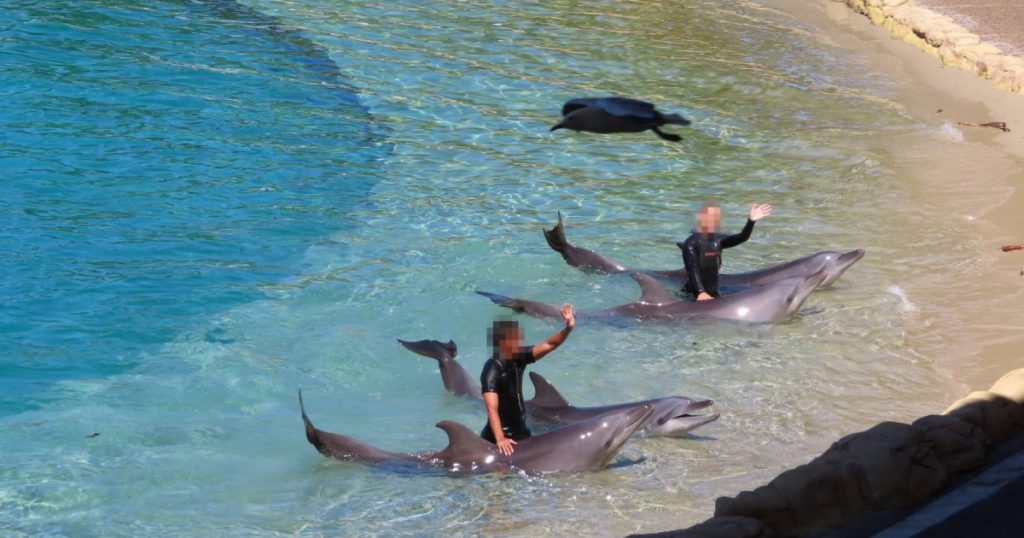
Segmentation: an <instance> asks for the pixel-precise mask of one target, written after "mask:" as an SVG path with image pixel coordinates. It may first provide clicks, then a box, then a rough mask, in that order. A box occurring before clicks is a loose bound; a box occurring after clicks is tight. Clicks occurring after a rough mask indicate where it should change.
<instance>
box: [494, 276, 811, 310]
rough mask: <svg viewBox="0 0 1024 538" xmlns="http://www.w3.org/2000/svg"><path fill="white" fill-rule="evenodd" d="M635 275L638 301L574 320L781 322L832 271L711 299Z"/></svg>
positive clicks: (521, 304)
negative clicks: (690, 297) (689, 296)
mask: <svg viewBox="0 0 1024 538" xmlns="http://www.w3.org/2000/svg"><path fill="white" fill-rule="evenodd" d="M631 276H632V277H633V280H636V281H637V282H638V283H639V284H640V288H641V290H642V292H643V294H642V295H641V296H640V299H638V300H636V301H633V302H632V303H627V304H624V305H619V306H615V307H612V308H605V309H603V310H584V311H579V312H577V313H576V319H596V320H607V319H609V318H614V317H628V318H634V319H637V320H641V321H646V320H663V321H674V320H680V319H687V318H708V319H722V320H733V321H744V322H751V323H779V322H782V321H785V320H786V319H787V318H788V317H790V316H791V315H793V314H794V313H796V311H797V310H799V309H800V306H801V305H802V304H803V303H804V301H805V300H806V299H807V296H808V295H810V294H811V292H812V291H814V290H815V288H817V287H818V286H819V285H820V284H821V283H822V282H824V281H825V279H826V278H827V277H828V272H827V271H826V270H824V269H822V270H821V271H818V272H817V273H814V274H811V275H807V276H802V277H789V278H784V279H782V280H780V281H778V282H775V283H773V284H770V285H767V286H762V287H759V288H748V289H745V290H742V291H739V292H736V293H734V294H732V295H725V296H722V297H718V298H716V299H714V300H711V301H685V300H683V299H680V298H679V297H678V296H676V295H675V294H673V293H672V292H671V291H669V290H667V289H665V288H664V287H663V286H662V285H661V284H658V282H657V281H656V280H655V279H654V277H651V276H649V275H645V274H642V273H633V274H632V275H631ZM477 293H478V294H480V295H483V296H484V297H487V298H488V299H490V300H491V301H492V302H494V304H497V305H499V306H504V307H506V308H511V309H512V310H515V311H516V312H520V313H524V314H528V315H531V316H534V317H539V318H554V317H557V316H559V315H560V311H561V307H560V306H558V305H555V304H551V303H542V302H539V301H528V300H525V299H513V298H510V297H505V296H504V295H498V294H495V293H490V292H486V291H480V290H477Z"/></svg>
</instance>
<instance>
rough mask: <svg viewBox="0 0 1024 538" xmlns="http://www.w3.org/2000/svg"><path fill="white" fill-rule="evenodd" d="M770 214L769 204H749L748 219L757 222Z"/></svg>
mask: <svg viewBox="0 0 1024 538" xmlns="http://www.w3.org/2000/svg"><path fill="white" fill-rule="evenodd" d="M771 214H772V206H771V204H761V205H757V204H754V205H752V206H750V220H752V221H754V222H757V221H759V220H761V219H763V218H765V217H767V216H768V215H771Z"/></svg>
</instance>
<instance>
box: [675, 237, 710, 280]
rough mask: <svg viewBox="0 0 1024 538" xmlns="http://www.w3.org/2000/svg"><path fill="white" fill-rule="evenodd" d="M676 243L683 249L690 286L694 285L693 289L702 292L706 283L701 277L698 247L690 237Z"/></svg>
mask: <svg viewBox="0 0 1024 538" xmlns="http://www.w3.org/2000/svg"><path fill="white" fill-rule="evenodd" d="M676 244H677V245H679V248H681V249H682V250H683V267H685V268H686V278H687V280H689V281H690V286H692V287H693V290H691V291H692V292H693V293H695V294H700V293H701V292H703V291H704V283H703V282H701V279H700V260H698V259H697V248H696V247H695V246H694V244H693V241H690V240H689V239H687V240H686V241H683V242H682V243H676Z"/></svg>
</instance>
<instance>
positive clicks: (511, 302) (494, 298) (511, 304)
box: [476, 290, 524, 312]
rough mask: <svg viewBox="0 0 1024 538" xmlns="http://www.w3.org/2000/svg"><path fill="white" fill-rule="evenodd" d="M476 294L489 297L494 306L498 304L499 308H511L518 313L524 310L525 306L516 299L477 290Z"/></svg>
mask: <svg viewBox="0 0 1024 538" xmlns="http://www.w3.org/2000/svg"><path fill="white" fill-rule="evenodd" d="M476 292H477V293H478V294H480V295H483V296H484V297H487V298H488V299H490V300H491V302H492V303H494V304H496V305H498V306H504V307H505V308H511V309H512V310H515V311H516V312H522V311H523V310H524V309H523V305H521V304H520V303H519V301H517V300H515V299H512V298H511V297H505V296H504V295H498V294H497V293H490V292H486V291H480V290H477V291H476Z"/></svg>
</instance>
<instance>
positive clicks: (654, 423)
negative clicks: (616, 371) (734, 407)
mask: <svg viewBox="0 0 1024 538" xmlns="http://www.w3.org/2000/svg"><path fill="white" fill-rule="evenodd" d="M530 381H533V387H534V389H535V395H534V397H533V399H531V400H527V401H526V412H527V413H529V414H530V416H531V417H533V419H534V420H537V421H539V422H546V423H548V424H566V423H573V422H577V421H580V420H588V419H590V418H592V417H595V416H598V415H603V414H605V413H607V412H609V411H615V410H617V409H623V408H628V407H630V406H633V405H637V404H648V405H650V406H651V407H653V408H654V412H653V413H651V416H650V418H648V419H647V420H646V421H645V422H644V424H643V426H642V427H641V428H640V429H639V430H637V432H636V435H637V436H638V437H659V436H664V437H682V436H683V435H685V434H686V433H687V432H689V431H691V430H694V429H696V428H699V427H700V426H703V425H705V424H707V423H709V422H714V421H716V420H718V417H719V416H720V415H719V414H718V413H713V414H710V415H694V414H692V413H693V412H694V411H699V410H701V409H704V408H706V407H710V406H711V405H712V404H713V403H714V402H712V401H711V400H700V401H694V400H691V399H690V398H685V397H683V396H669V397H668V398H658V399H655V400H644V401H642V402H632V403H627V404H619V405H605V406H600V407H574V406H572V405H570V404H569V402H568V401H567V400H566V399H565V398H564V397H563V396H562V395H561V394H560V393H559V392H558V390H557V389H555V387H554V385H552V384H551V383H549V382H548V380H547V379H544V376H542V375H540V374H538V373H537V372H530Z"/></svg>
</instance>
